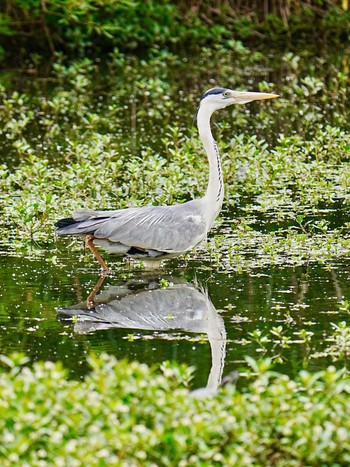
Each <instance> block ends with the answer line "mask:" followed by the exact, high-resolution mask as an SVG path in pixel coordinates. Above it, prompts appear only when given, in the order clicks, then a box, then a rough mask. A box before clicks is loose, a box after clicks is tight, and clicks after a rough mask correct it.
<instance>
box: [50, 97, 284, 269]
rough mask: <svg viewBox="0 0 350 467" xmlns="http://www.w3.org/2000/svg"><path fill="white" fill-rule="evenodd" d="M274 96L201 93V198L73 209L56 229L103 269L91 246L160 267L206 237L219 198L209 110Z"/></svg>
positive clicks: (219, 180)
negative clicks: (205, 177)
mask: <svg viewBox="0 0 350 467" xmlns="http://www.w3.org/2000/svg"><path fill="white" fill-rule="evenodd" d="M275 97H278V95H277V94H271V93H265V92H239V91H233V90H231V89H226V88H213V89H209V90H208V91H207V92H206V93H205V94H204V95H203V96H202V98H201V100H200V104H199V108H198V112H197V126H198V132H199V136H200V138H201V141H202V143H203V146H204V149H205V152H206V154H207V157H208V162H209V181H208V186H207V190H206V193H205V195H204V196H203V197H202V198H198V199H194V200H191V201H188V202H186V203H182V204H175V205H173V206H144V207H136V208H127V209H118V210H115V211H100V210H96V211H95V210H92V209H78V210H76V211H75V212H73V214H72V217H69V218H66V219H61V220H59V221H58V222H56V224H55V225H56V227H57V230H56V232H57V234H58V235H73V236H80V237H84V238H85V243H86V245H87V246H88V247H89V248H90V250H91V252H92V253H93V254H94V256H95V258H96V259H97V260H98V262H99V263H100V266H101V267H102V269H103V270H104V271H107V270H108V267H107V265H106V263H105V262H104V260H103V258H102V257H101V255H100V253H99V252H98V251H97V249H96V246H95V245H97V246H98V247H101V248H102V249H104V250H105V251H107V252H110V253H117V254H121V255H126V256H129V257H133V258H138V259H141V260H142V261H143V262H144V263H145V265H146V267H159V265H160V262H161V260H163V259H166V258H170V257H173V256H177V255H180V254H182V253H184V252H187V251H189V250H192V249H193V248H194V247H195V246H197V245H198V244H199V243H201V242H202V241H203V240H204V239H205V238H206V237H207V233H208V232H209V230H210V229H211V227H212V225H213V223H214V220H215V218H216V217H217V215H218V214H219V212H220V210H221V206H222V202H223V199H224V183H223V177H222V170H221V160H220V155H219V151H218V146H217V145H216V143H215V140H214V138H213V135H212V133H211V128H210V118H211V115H212V114H213V112H215V111H216V110H219V109H223V108H225V107H227V106H229V105H232V104H245V103H247V102H251V101H255V100H263V99H273V98H275Z"/></svg>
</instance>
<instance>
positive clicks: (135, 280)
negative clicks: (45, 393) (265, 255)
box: [0, 252, 350, 387]
mask: <svg viewBox="0 0 350 467" xmlns="http://www.w3.org/2000/svg"><path fill="white" fill-rule="evenodd" d="M66 254H67V255H68V254H69V253H68V252H66ZM76 261H77V260H76V258H74V257H71V258H68V257H67V258H66V266H65V267H62V266H61V267H58V266H55V265H53V264H52V263H50V262H47V261H45V260H42V259H38V260H29V259H28V260H26V259H23V258H20V257H15V256H13V257H12V256H10V257H8V256H7V257H6V256H2V257H1V259H0V262H1V267H0V271H1V272H0V275H1V283H2V284H3V285H2V288H1V291H0V297H1V305H0V328H1V340H0V353H2V354H6V355H8V354H10V353H12V352H24V353H25V354H27V355H29V356H30V357H31V359H32V360H33V361H35V360H40V359H53V360H62V361H63V362H64V365H65V366H66V367H68V368H69V369H70V370H71V374H72V376H73V377H79V376H82V375H83V374H84V373H85V372H86V371H87V364H86V357H87V355H88V353H89V352H91V351H93V352H96V353H100V352H108V353H110V354H113V355H115V356H116V357H117V358H118V359H122V358H127V359H132V360H133V359H136V360H139V361H141V362H145V363H148V364H157V363H161V362H162V361H164V360H172V361H177V362H179V363H186V364H189V365H193V366H194V367H196V371H195V376H194V382H193V384H194V387H202V386H206V385H207V384H208V385H209V386H211V387H215V386H217V384H219V383H220V381H221V378H222V376H225V375H226V374H229V373H230V372H232V371H234V370H240V369H242V368H243V367H244V366H246V364H245V362H244V358H245V356H252V357H254V358H259V357H262V356H266V357H269V358H272V359H273V360H275V362H276V369H280V370H281V371H283V372H286V373H288V374H290V375H293V374H295V373H296V372H297V371H298V370H300V368H302V367H307V368H308V369H310V370H312V369H313V370H317V369H319V368H322V367H325V366H327V365H329V364H331V363H332V359H331V356H330V355H329V352H327V351H326V352H325V355H323V356H322V355H319V354H320V352H323V351H325V350H326V349H327V348H329V345H331V344H330V341H329V339H330V336H331V334H332V331H333V329H332V325H331V324H330V323H338V322H339V321H341V320H342V319H346V318H348V311H347V310H346V309H344V306H343V305H344V298H346V297H349V296H350V285H349V284H350V268H349V264H350V261H339V262H337V261H335V262H333V263H332V264H331V265H328V266H327V267H325V266H324V265H318V264H309V265H305V266H301V267H294V268H292V267H286V268H283V267H268V268H258V269H256V270H254V271H253V272H252V271H250V272H249V273H248V272H247V273H244V272H243V273H234V272H232V273H229V274H228V273H227V272H218V271H217V270H216V268H215V266H213V265H212V264H211V263H210V260H208V259H205V260H203V259H202V260H199V255H198V256H197V258H196V259H193V260H191V259H190V260H188V261H187V262H185V261H182V260H180V261H169V262H167V263H165V267H164V268H163V269H162V271H158V272H156V273H153V272H152V273H150V272H149V271H146V270H142V269H139V268H138V267H136V268H135V267H131V266H130V265H128V264H126V263H122V264H120V263H113V261H112V262H111V261H110V262H109V264H110V266H111V269H112V272H111V273H110V275H108V276H107V277H105V278H101V276H99V273H98V269H97V267H96V268H95V267H90V266H89V267H87V265H86V264H83V263H80V264H79V263H78V264H77V262H76ZM330 266H331V267H330ZM89 295H90V297H89ZM308 336H312V338H311V337H310V338H308ZM328 341H329V342H328Z"/></svg>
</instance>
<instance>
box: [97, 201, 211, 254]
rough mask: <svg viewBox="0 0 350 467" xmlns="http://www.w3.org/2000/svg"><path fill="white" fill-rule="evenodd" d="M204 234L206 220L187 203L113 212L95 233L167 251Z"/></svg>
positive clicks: (192, 243) (178, 249) (186, 245)
mask: <svg viewBox="0 0 350 467" xmlns="http://www.w3.org/2000/svg"><path fill="white" fill-rule="evenodd" d="M205 235H206V223H205V220H204V218H203V216H202V215H201V213H200V210H199V209H197V208H196V206H194V205H192V206H191V205H190V203H185V204H183V205H176V206H157V207H156V206H154V207H153V206H150V207H144V208H131V209H125V210H120V211H115V212H114V214H113V216H112V217H110V218H109V219H108V220H106V221H105V222H103V223H101V224H100V225H99V226H98V227H97V229H96V230H95V232H94V236H95V237H96V238H98V239H108V240H109V241H111V242H116V243H122V244H123V245H127V246H130V247H137V248H141V249H145V250H147V249H152V250H158V251H163V252H168V253H171V252H182V251H186V250H189V249H191V248H192V247H194V246H195V245H197V244H198V243H199V242H200V241H201V240H203V238H204V237H205Z"/></svg>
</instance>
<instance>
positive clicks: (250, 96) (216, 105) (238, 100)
mask: <svg viewBox="0 0 350 467" xmlns="http://www.w3.org/2000/svg"><path fill="white" fill-rule="evenodd" d="M275 97H278V94H271V93H267V92H246V91H233V90H232V89H227V88H212V89H209V90H208V91H207V92H206V93H204V94H203V96H202V98H201V103H200V106H202V105H208V106H209V107H211V109H212V111H213V112H214V111H215V110H218V109H223V108H224V107H227V106H228V105H232V104H246V103H247V102H251V101H258V100H263V99H274V98H275Z"/></svg>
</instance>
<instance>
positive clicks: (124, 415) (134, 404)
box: [0, 356, 350, 467]
mask: <svg viewBox="0 0 350 467" xmlns="http://www.w3.org/2000/svg"><path fill="white" fill-rule="evenodd" d="M1 361H2V363H3V364H5V365H6V366H7V367H8V371H2V372H1V375H0V396H1V397H0V407H1V420H0V441H1V442H0V460H1V465H3V466H4V467H6V466H13V465H40V466H48V465H58V466H59V465H76V466H80V465H90V466H103V465H135V466H141V465H142V466H151V465H169V466H172V465H179V466H192V465H193V466H195V465H202V466H212V465H237V466H241V465H242V466H243V465H257V466H263V465H276V466H284V465H295V466H299V465H347V464H348V463H349V462H350V436H349V432H350V422H349V417H348V406H349V392H350V379H349V376H348V374H347V373H346V372H344V371H342V370H340V371H336V370H335V369H334V368H333V367H329V368H328V369H327V370H324V371H320V372H318V373H314V374H310V373H308V372H307V371H301V372H300V373H299V374H298V375H297V377H296V379H295V380H291V379H290V378H288V377H287V376H284V375H279V374H277V373H274V372H273V371H271V369H269V361H268V360H265V361H260V362H257V361H254V360H248V364H249V365H248V368H246V369H245V376H247V377H248V384H247V385H246V386H245V387H244V388H243V389H242V388H241V389H237V387H235V386H234V385H230V384H229V385H227V386H226V387H224V388H222V389H220V390H219V392H218V394H216V395H210V396H207V397H204V398H198V397H196V394H195V393H193V394H191V391H190V390H189V389H188V385H189V380H190V375H191V370H190V369H189V368H185V367H180V366H173V365H170V364H168V363H167V364H163V365H162V366H161V368H150V367H148V366H147V365H144V364H140V363H136V362H133V363H130V362H127V361H117V360H115V359H114V358H113V357H107V356H100V357H96V356H91V357H90V358H89V363H90V366H91V372H90V373H89V374H88V375H87V376H86V377H85V379H84V380H83V381H76V380H71V379H67V372H66V370H64V369H63V368H62V366H61V364H60V363H52V362H42V363H35V364H34V365H33V366H29V367H28V366H25V367H22V366H21V362H20V358H19V357H18V356H17V357H14V358H12V359H11V358H8V357H2V359H1Z"/></svg>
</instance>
